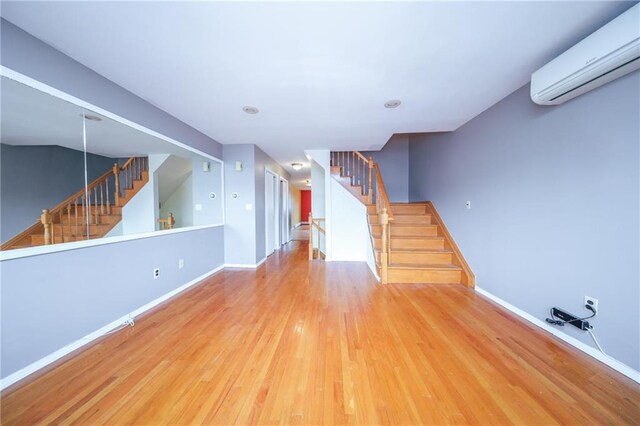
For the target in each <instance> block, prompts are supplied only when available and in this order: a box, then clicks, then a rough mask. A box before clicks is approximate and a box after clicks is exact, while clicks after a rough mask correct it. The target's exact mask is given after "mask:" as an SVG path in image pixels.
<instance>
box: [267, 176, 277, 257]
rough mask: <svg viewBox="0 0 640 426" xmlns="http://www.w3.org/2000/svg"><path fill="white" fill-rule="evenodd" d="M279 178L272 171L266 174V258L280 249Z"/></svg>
mask: <svg viewBox="0 0 640 426" xmlns="http://www.w3.org/2000/svg"><path fill="white" fill-rule="evenodd" d="M278 182H279V176H278V175H277V174H275V173H273V172H272V171H271V170H266V171H265V173H264V190H265V194H264V201H265V244H266V256H269V255H270V254H271V253H273V252H274V251H275V249H276V248H278V247H280V220H279V218H278V216H279V215H278V210H279V208H278V204H279V203H278V199H279V197H278V186H279V184H278Z"/></svg>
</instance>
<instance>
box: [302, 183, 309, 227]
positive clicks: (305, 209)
mask: <svg viewBox="0 0 640 426" xmlns="http://www.w3.org/2000/svg"><path fill="white" fill-rule="evenodd" d="M309 213H311V191H310V190H308V189H303V190H301V191H300V222H307V221H308V220H309Z"/></svg>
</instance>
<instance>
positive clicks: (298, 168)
mask: <svg viewBox="0 0 640 426" xmlns="http://www.w3.org/2000/svg"><path fill="white" fill-rule="evenodd" d="M291 167H293V170H300V169H301V168H302V163H291Z"/></svg>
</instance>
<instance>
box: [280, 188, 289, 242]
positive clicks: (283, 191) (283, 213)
mask: <svg viewBox="0 0 640 426" xmlns="http://www.w3.org/2000/svg"><path fill="white" fill-rule="evenodd" d="M288 242H289V183H288V182H287V181H286V180H284V179H280V245H284V244H287V243H288Z"/></svg>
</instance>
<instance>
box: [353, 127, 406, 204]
mask: <svg viewBox="0 0 640 426" xmlns="http://www.w3.org/2000/svg"><path fill="white" fill-rule="evenodd" d="M362 154H363V155H364V156H365V157H367V158H369V157H370V156H371V157H373V159H374V161H375V162H376V163H378V166H379V167H380V172H381V173H382V177H383V179H384V186H385V188H386V189H387V195H388V196H389V200H390V201H391V202H394V203H407V202H409V136H408V135H394V136H392V137H391V139H389V142H387V143H386V144H385V146H384V147H382V149H381V150H380V151H366V152H363V153H362Z"/></svg>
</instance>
